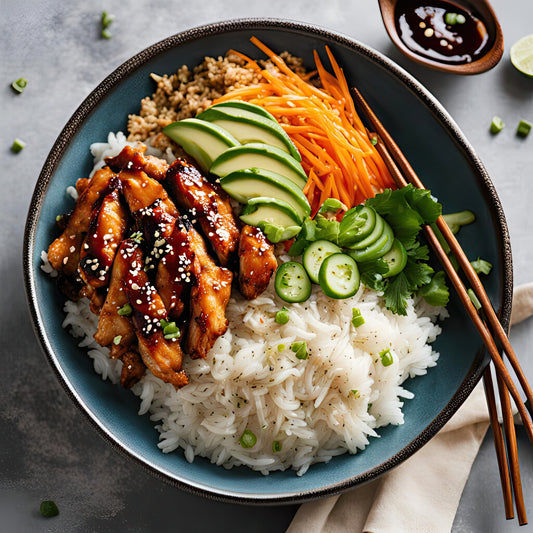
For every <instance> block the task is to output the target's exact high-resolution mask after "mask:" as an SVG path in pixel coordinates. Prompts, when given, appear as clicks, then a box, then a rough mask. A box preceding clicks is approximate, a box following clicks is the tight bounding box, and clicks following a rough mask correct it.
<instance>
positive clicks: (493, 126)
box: [490, 117, 505, 133]
mask: <svg viewBox="0 0 533 533" xmlns="http://www.w3.org/2000/svg"><path fill="white" fill-rule="evenodd" d="M504 126H505V124H504V123H503V120H502V119H501V118H500V117H492V122H491V123H490V132H491V133H500V131H502V130H503V128H504Z"/></svg>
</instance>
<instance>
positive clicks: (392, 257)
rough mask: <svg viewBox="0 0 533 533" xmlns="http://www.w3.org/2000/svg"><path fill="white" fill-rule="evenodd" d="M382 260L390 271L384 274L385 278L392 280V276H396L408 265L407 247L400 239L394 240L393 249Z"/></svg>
mask: <svg viewBox="0 0 533 533" xmlns="http://www.w3.org/2000/svg"><path fill="white" fill-rule="evenodd" d="M381 259H383V261H385V263H387V266H388V267H389V270H388V271H387V272H386V273H385V274H383V277H384V278H390V277H391V276H396V274H399V273H400V272H401V271H402V270H403V269H404V268H405V265H406V264H407V251H406V249H405V246H404V245H403V244H402V243H401V242H400V241H399V240H398V239H394V240H393V241H392V248H391V249H390V250H389V251H388V252H387V253H386V254H385V255H384V256H383V257H382V258H381Z"/></svg>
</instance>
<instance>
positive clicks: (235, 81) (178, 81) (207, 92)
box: [128, 52, 306, 150]
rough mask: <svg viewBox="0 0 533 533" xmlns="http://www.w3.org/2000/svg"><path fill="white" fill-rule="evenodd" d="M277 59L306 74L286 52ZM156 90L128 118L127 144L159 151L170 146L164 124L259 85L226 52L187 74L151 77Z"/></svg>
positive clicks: (183, 71)
mask: <svg viewBox="0 0 533 533" xmlns="http://www.w3.org/2000/svg"><path fill="white" fill-rule="evenodd" d="M281 57H282V58H283V59H284V60H285V62H286V63H287V64H288V65H289V66H290V67H291V69H292V70H293V71H294V72H297V73H298V74H300V75H304V74H305V73H306V71H305V68H304V67H303V60H302V59H301V58H297V57H294V56H291V55H290V54H288V53H287V52H284V53H282V54H281ZM260 64H261V65H262V66H263V67H264V68H266V69H268V70H270V69H275V68H276V67H275V66H274V65H273V64H272V63H271V62H270V61H263V62H260ZM152 79H153V80H154V81H155V82H156V83H157V88H156V91H155V93H154V94H153V95H152V97H146V98H143V99H142V100H141V109H140V111H139V114H138V115H129V117H128V141H143V142H149V143H150V144H151V145H152V146H154V147H156V148H159V149H161V150H164V149H166V148H167V147H168V146H174V145H173V142H172V141H171V140H170V139H169V138H168V137H167V136H166V135H164V134H162V133H161V130H162V129H163V128H164V127H165V126H167V125H168V124H170V123H172V122H175V121H176V120H181V119H184V118H190V117H194V116H196V115H197V114H198V113H199V112H201V111H203V110H204V109H207V108H208V107H209V106H210V105H211V104H212V103H213V100H215V99H216V98H219V97H220V96H222V95H224V94H226V93H227V92H228V91H232V90H234V89H239V88H241V87H246V86H250V85H253V84H255V83H259V82H260V80H261V74H259V73H258V72H256V71H255V70H254V69H253V68H251V67H248V66H246V61H245V60H244V59H242V58H241V57H239V56H238V55H236V54H235V53H232V52H229V53H228V54H226V56H225V57H222V56H220V57H218V58H214V57H206V58H205V59H204V61H203V63H201V64H200V65H198V66H196V67H194V69H193V70H192V71H191V70H189V67H188V66H187V65H183V66H182V67H181V68H179V69H178V71H177V72H176V73H175V74H172V75H170V76H169V75H167V74H165V75H163V76H160V75H158V74H152Z"/></svg>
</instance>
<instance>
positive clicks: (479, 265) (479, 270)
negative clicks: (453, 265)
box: [470, 257, 492, 275]
mask: <svg viewBox="0 0 533 533" xmlns="http://www.w3.org/2000/svg"><path fill="white" fill-rule="evenodd" d="M470 264H471V265H472V268H473V269H474V270H475V272H476V274H486V275H488V274H490V271H491V270H492V264H491V263H489V262H488V261H485V260H484V259H480V258H479V257H478V258H477V259H476V260H475V261H470Z"/></svg>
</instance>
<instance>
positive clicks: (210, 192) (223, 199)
mask: <svg viewBox="0 0 533 533" xmlns="http://www.w3.org/2000/svg"><path fill="white" fill-rule="evenodd" d="M166 184H167V187H168V189H169V191H170V194H171V196H172V198H173V200H174V201H175V202H176V204H177V205H178V206H179V207H183V208H185V209H188V210H189V211H190V213H191V215H192V217H193V220H194V219H197V220H198V222H199V224H200V227H201V228H202V232H203V233H204V236H205V237H206V239H208V240H209V242H210V243H211V245H212V246H213V250H214V251H215V253H216V255H217V257H218V260H219V261H220V264H221V265H222V266H228V265H229V264H230V262H231V259H232V257H233V256H234V255H235V253H236V251H237V246H238V242H239V229H238V227H237V223H236V221H235V217H234V215H233V211H232V209H231V205H230V202H229V199H228V197H227V196H226V194H225V193H224V191H223V190H222V189H220V187H217V186H215V185H213V184H211V183H210V182H209V181H208V180H207V178H206V177H205V176H203V175H202V174H201V172H200V171H199V170H198V169H197V168H196V167H194V166H192V165H190V164H189V163H187V162H186V161H185V160H183V159H176V161H174V163H172V165H170V167H169V169H168V172H167V177H166Z"/></svg>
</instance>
